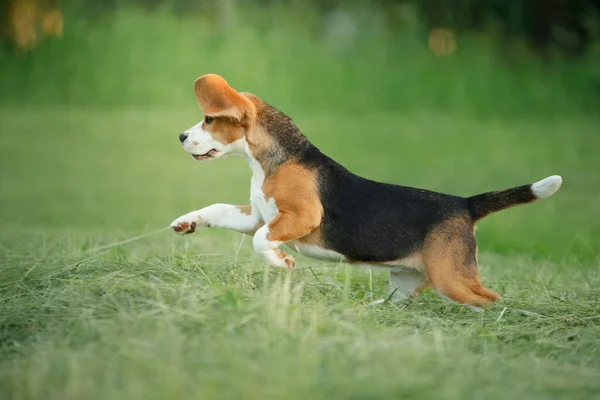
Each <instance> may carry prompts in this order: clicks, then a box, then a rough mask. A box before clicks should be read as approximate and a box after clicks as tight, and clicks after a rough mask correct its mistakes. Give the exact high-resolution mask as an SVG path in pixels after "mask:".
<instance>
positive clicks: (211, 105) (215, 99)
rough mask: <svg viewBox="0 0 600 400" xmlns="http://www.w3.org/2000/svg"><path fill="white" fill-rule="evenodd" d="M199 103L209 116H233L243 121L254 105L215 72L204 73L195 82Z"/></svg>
mask: <svg viewBox="0 0 600 400" xmlns="http://www.w3.org/2000/svg"><path fill="white" fill-rule="evenodd" d="M194 92H195V93H196V100H198V105H199V106H200V109H201V110H202V111H203V112H204V114H205V115H208V116H209V117H222V116H226V117H231V118H233V119H235V120H237V121H241V120H242V118H243V117H244V115H246V113H247V112H248V111H249V110H250V108H251V107H252V105H251V103H250V101H249V100H248V99H246V98H245V97H244V96H242V95H241V94H239V93H238V92H236V91H235V89H233V88H232V87H231V86H229V85H228V84H227V81H225V79H223V78H222V77H220V76H219V75H215V74H208V75H203V76H201V77H200V78H198V79H196V81H195V82H194Z"/></svg>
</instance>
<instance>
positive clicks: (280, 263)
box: [268, 249, 296, 269]
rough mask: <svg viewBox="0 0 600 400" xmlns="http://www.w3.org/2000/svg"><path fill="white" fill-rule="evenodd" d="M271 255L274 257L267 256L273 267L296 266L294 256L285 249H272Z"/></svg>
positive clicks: (290, 267) (289, 267)
mask: <svg viewBox="0 0 600 400" xmlns="http://www.w3.org/2000/svg"><path fill="white" fill-rule="evenodd" d="M272 255H273V256H274V257H268V260H269V262H270V263H271V265H273V266H274V267H279V268H286V269H292V268H294V267H295V266H296V261H294V258H293V257H292V256H290V255H289V254H287V253H286V252H285V251H282V250H279V249H274V250H273V254H272Z"/></svg>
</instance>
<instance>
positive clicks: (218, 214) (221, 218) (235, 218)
mask: <svg viewBox="0 0 600 400" xmlns="http://www.w3.org/2000/svg"><path fill="white" fill-rule="evenodd" d="M192 222H195V223H196V225H197V227H202V226H210V227H215V228H226V229H231V230H234V231H237V232H242V233H243V232H249V231H251V230H252V229H253V228H254V227H255V226H256V225H257V224H258V223H259V222H260V219H259V217H258V215H257V214H256V213H255V212H252V214H251V215H247V214H244V213H243V212H241V211H240V210H239V209H238V208H237V207H236V206H232V205H230V204H213V205H211V206H208V207H204V208H203V209H201V210H198V211H192V212H189V213H187V214H185V215H183V216H181V217H179V218H177V219H176V220H175V221H173V222H172V223H171V227H176V226H180V224H181V223H187V224H188V225H191V224H192Z"/></svg>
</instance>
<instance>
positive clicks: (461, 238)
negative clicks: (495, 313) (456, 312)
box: [422, 215, 500, 306]
mask: <svg viewBox="0 0 600 400" xmlns="http://www.w3.org/2000/svg"><path fill="white" fill-rule="evenodd" d="M476 253H477V245H476V243H475V238H474V237H473V225H472V223H471V221H470V218H469V216H468V215H462V216H456V217H452V218H450V219H447V220H446V221H444V222H443V223H441V224H440V225H438V226H437V227H435V228H434V229H433V230H432V231H431V232H430V233H429V234H428V235H427V237H426V239H425V243H424V246H423V253H422V254H423V262H424V267H425V272H426V274H427V277H428V278H429V281H430V282H431V285H432V286H433V287H434V288H435V289H437V290H438V292H440V293H441V294H443V295H444V296H447V297H449V298H451V299H452V300H454V301H456V302H458V303H462V304H471V305H476V306H484V305H487V304H489V303H491V302H493V301H496V300H498V299H499V298H500V297H499V296H498V295H497V294H495V293H493V292H491V291H489V290H487V289H485V288H484V287H483V286H482V285H481V281H480V279H479V272H478V270H477V261H476Z"/></svg>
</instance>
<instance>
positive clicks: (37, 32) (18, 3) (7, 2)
mask: <svg viewBox="0 0 600 400" xmlns="http://www.w3.org/2000/svg"><path fill="white" fill-rule="evenodd" d="M0 9H1V10H2V14H1V15H0V19H1V21H2V26H3V29H2V36H3V37H5V38H8V39H9V40H10V41H11V42H12V43H13V44H14V46H15V47H16V48H17V49H18V50H19V51H21V52H29V51H32V50H33V49H35V48H36V47H37V45H38V43H39V42H40V40H42V38H43V37H44V36H55V37H61V36H62V34H63V16H62V12H61V10H60V9H59V7H58V4H57V2H56V1H55V0H3V1H2V3H1V4H0Z"/></svg>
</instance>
